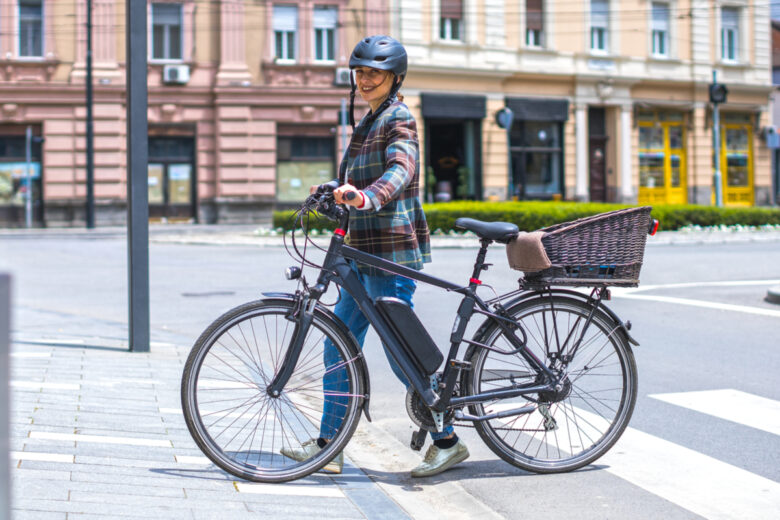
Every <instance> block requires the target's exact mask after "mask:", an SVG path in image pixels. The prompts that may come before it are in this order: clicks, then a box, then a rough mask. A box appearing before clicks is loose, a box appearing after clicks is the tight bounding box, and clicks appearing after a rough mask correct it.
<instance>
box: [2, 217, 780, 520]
mask: <svg viewBox="0 0 780 520" xmlns="http://www.w3.org/2000/svg"><path fill="white" fill-rule="evenodd" d="M201 229H202V228H201ZM209 231H212V232H209V233H207V232H203V233H200V234H198V233H192V232H188V233H186V235H189V236H184V234H183V233H180V232H176V233H165V232H161V231H159V230H157V229H155V230H153V233H152V238H153V240H154V243H153V244H152V247H151V252H150V261H151V286H152V293H151V299H152V301H151V305H152V328H153V330H152V337H153V340H154V343H153V345H152V352H151V353H150V354H133V353H128V352H126V336H127V325H126V322H127V301H126V299H127V280H126V256H127V255H126V249H125V240H124V238H123V237H121V236H119V234H118V233H117V232H106V231H105V230H104V231H103V232H99V233H94V234H90V233H84V232H75V231H71V230H67V231H61V232H57V231H54V230H49V231H46V232H42V233H38V234H36V233H26V232H12V233H6V234H4V235H2V236H0V272H2V271H6V272H11V273H12V275H13V276H14V302H15V307H14V313H13V322H12V328H13V337H12V340H13V342H12V365H11V369H12V376H11V379H12V417H11V434H12V440H11V450H12V453H11V460H12V465H13V470H12V471H13V473H12V479H13V480H12V483H13V498H14V502H13V507H14V509H15V510H14V518H17V519H24V518H36V519H38V518H43V519H46V518H68V519H72V518H115V517H122V516H128V517H133V516H136V517H146V518H244V517H246V518H258V517H259V515H260V514H262V515H263V517H273V518H299V517H304V516H305V517H308V518H310V517H311V516H312V515H317V514H318V513H321V512H322V511H323V510H325V508H327V511H328V516H331V517H335V518H404V517H414V518H423V517H425V518H430V517H432V516H434V515H437V516H442V515H444V516H445V517H447V518H452V517H456V518H469V517H480V518H482V517H486V518H490V517H495V518H500V517H504V518H519V517H521V516H541V515H546V516H553V517H572V516H575V515H576V516H577V517H578V518H594V519H595V518H628V517H630V518H698V517H706V518H773V517H774V516H775V515H776V512H777V511H778V510H779V509H780V385H778V384H777V376H776V374H777V373H778V371H780V353H778V351H777V344H778V341H777V337H776V335H777V331H778V330H780V328H778V324H780V306H778V305H774V304H771V303H768V302H766V301H764V296H765V295H766V292H767V289H768V288H769V287H771V286H774V285H778V284H780V267H778V266H780V240H778V237H777V236H776V235H775V236H771V234H769V235H766V236H763V235H762V236H761V237H753V238H754V239H752V240H749V241H748V240H742V239H741V238H737V237H734V236H728V237H724V236H721V237H720V238H718V237H713V236H709V237H704V236H703V235H700V236H698V238H696V237H694V238H691V237H687V238H686V237H681V235H680V234H665V235H661V236H659V238H658V242H657V243H651V245H650V246H649V247H648V250H647V255H646V262H645V267H644V270H643V273H642V286H640V288H639V289H637V290H623V291H619V290H615V291H614V293H613V300H612V301H611V302H610V307H612V308H613V309H614V310H615V311H616V312H617V313H618V314H619V315H620V316H621V317H622V318H624V319H629V320H631V321H632V323H633V325H634V326H633V329H632V334H634V336H635V337H636V338H637V339H638V340H639V342H640V343H641V346H640V347H637V348H636V349H635V353H636V356H637V363H638V367H639V377H640V379H639V381H640V397H639V400H638V402H637V408H636V411H635V413H634V417H633V419H632V422H631V426H630V428H629V430H628V431H627V432H626V434H625V435H624V437H623V438H622V439H621V441H620V442H619V443H618V444H617V446H616V447H615V448H613V450H612V451H611V452H610V453H608V454H607V455H606V456H605V457H603V458H602V459H601V460H599V461H598V462H597V464H596V465H594V466H592V467H589V468H585V469H583V470H581V471H577V472H574V473H570V474H565V475H549V476H539V475H533V474H529V473H526V472H523V471H521V470H518V469H516V468H514V467H512V466H510V465H508V464H507V463H505V462H503V461H501V460H500V459H498V457H497V456H496V455H494V454H493V453H492V452H490V451H489V450H488V449H487V448H486V447H484V446H483V445H482V443H481V441H480V440H479V438H478V436H477V435H476V434H475V433H474V432H473V431H471V430H469V429H463V430H462V431H461V432H460V433H461V435H462V436H463V438H464V439H465V440H466V442H467V443H468V446H469V448H470V450H471V453H472V456H471V458H470V459H469V460H468V461H466V462H465V463H463V464H462V465H460V466H459V467H458V469H454V470H452V471H450V472H447V473H445V474H443V475H440V476H438V477H433V478H430V479H423V480H421V481H413V480H412V479H410V478H409V476H408V471H409V469H410V468H411V467H412V466H413V465H414V464H415V463H416V461H417V460H419V459H418V457H419V455H417V454H416V453H413V452H411V451H410V450H409V449H408V447H407V444H408V441H409V435H410V433H411V431H412V429H411V426H410V424H411V423H410V421H409V419H408V417H407V416H406V412H405V410H404V407H403V389H402V388H401V386H400V383H398V382H397V381H396V380H395V379H394V376H393V375H392V373H391V372H390V370H389V367H388V366H387V362H386V361H385V359H384V356H383V355H382V354H381V352H380V351H379V349H380V346H379V344H378V341H377V339H376V336H375V335H373V333H371V334H370V335H369V337H368V340H367V345H366V352H367V356H368V359H369V367H370V370H371V381H372V400H371V412H372V416H373V418H374V422H373V423H371V424H369V423H368V422H367V421H365V420H363V421H361V425H360V428H359V430H358V434H357V435H356V436H355V438H354V439H353V442H352V443H351V444H350V446H349V448H348V450H347V461H348V462H347V466H346V471H345V473H344V474H343V475H341V476H339V477H327V476H324V475H316V476H314V477H311V478H308V479H305V480H303V481H299V482H296V483H290V484H284V485H276V486H268V485H257V484H249V483H246V482H241V481H236V480H235V479H234V478H232V477H230V476H229V475H227V474H225V473H223V472H222V471H220V470H217V469H215V468H214V467H213V466H211V465H210V464H208V463H207V461H204V459H203V457H202V454H201V453H200V452H199V450H198V449H197V448H196V446H195V445H194V443H193V441H192V440H191V439H190V437H189V434H188V432H187V430H186V427H185V425H184V422H183V419H182V417H181V412H180V404H179V394H178V390H179V389H178V383H179V378H180V374H181V367H182V364H183V361H184V358H185V357H186V355H187V352H188V350H189V347H190V346H191V344H192V342H193V341H194V340H195V338H196V337H197V335H198V334H199V333H200V331H201V330H202V329H204V328H205V327H206V326H207V325H208V323H209V322H210V321H211V320H213V319H214V318H215V317H216V316H218V315H219V314H220V313H222V312H224V311H225V310H227V309H228V308H230V307H233V306H235V305H237V304H240V303H243V302H245V301H248V300H250V299H254V298H257V297H259V295H260V292H261V291H268V290H291V289H292V285H291V283H290V282H287V281H285V280H284V278H283V275H282V270H283V267H284V266H286V265H289V264H291V263H293V262H292V261H290V260H289V259H288V258H287V257H286V255H285V253H284V250H283V249H281V248H279V247H278V246H273V245H267V246H266V247H258V246H257V244H258V243H259V242H263V243H273V242H276V243H278V240H274V239H268V240H260V239H257V238H254V237H252V236H251V234H250V233H249V232H248V230H243V232H241V233H236V232H235V229H233V230H232V231H227V230H222V231H223V232H221V233H220V232H214V231H215V230H209ZM42 235H44V236H42ZM746 236H748V235H747V234H745V235H743V236H742V238H744V237H746ZM676 237H677V238H676ZM650 240H651V242H652V240H653V239H650ZM455 242H458V244H457V245H462V244H460V241H450V242H445V241H442V240H439V241H437V245H438V246H442V245H446V244H455ZM465 242H466V243H467V240H466V241H465ZM475 252H476V250H475V249H474V248H473V247H459V248H446V249H445V248H441V247H437V248H435V250H434V263H433V264H432V265H430V266H429V267H428V268H426V269H427V270H428V271H429V272H430V273H431V274H434V275H438V276H441V277H444V278H448V279H452V280H457V279H458V277H464V278H467V277H468V276H469V273H470V265H471V263H472V262H473V258H474V255H475ZM503 254H504V253H503V248H501V247H496V248H495V250H494V251H493V253H492V254H491V255H490V258H489V261H492V262H493V263H494V264H495V265H494V267H493V268H491V270H490V271H489V272H488V273H486V275H485V276H484V277H483V279H484V281H485V283H486V284H490V285H493V286H495V287H496V288H497V289H502V288H505V289H508V288H510V287H511V286H512V285H513V283H514V280H515V279H516V278H517V273H516V272H514V271H511V270H509V269H508V268H507V267H505V264H506V261H505V259H504V258H503ZM485 290H489V289H485ZM458 301H459V300H458V298H456V297H454V296H453V295H448V294H442V293H441V291H439V290H436V289H432V288H428V287H420V289H419V290H418V293H417V297H416V300H415V303H416V309H417V312H418V313H419V314H420V316H421V317H422V319H423V321H424V322H425V323H426V324H430V325H431V334H432V336H433V337H434V339H435V340H437V342H439V344H444V343H445V341H446V338H447V337H448V335H449V332H450V329H451V324H452V315H453V313H454V309H455V308H456V307H457V304H458ZM445 511H446V513H444V512H445Z"/></svg>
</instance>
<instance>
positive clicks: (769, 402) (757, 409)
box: [650, 389, 780, 435]
mask: <svg viewBox="0 0 780 520" xmlns="http://www.w3.org/2000/svg"><path fill="white" fill-rule="evenodd" d="M650 397H652V398H653V399H658V400H660V401H664V402H667V403H670V404H673V405H677V406H681V407H683V408H689V409H691V410H695V411H697V412H700V413H705V414H707V415H712V416H714V417H717V418H719V419H725V420H727V421H732V422H735V423H738V424H743V425H745V426H749V427H751V428H756V429H758V430H763V431H765V432H769V433H773V434H775V435H780V401H775V400H774V399H767V398H766V397H760V396H757V395H753V394H748V393H746V392H740V391H739V390H733V389H722V390H705V391H701V392H678V393H668V394H651V395H650Z"/></svg>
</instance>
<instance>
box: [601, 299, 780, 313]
mask: <svg viewBox="0 0 780 520" xmlns="http://www.w3.org/2000/svg"><path fill="white" fill-rule="evenodd" d="M613 296H615V297H617V298H627V299H631V300H647V301H656V302H663V303H674V304H678V305H692V306H694V307H705V308H707V309H717V310H721V311H732V312H746V313H749V314H758V315H760V316H771V317H773V318H780V311H776V310H774V309H762V308H761V307H748V306H746V305H732V304H730V303H716V302H708V301H704V300H691V299H689V298H674V297H672V296H655V295H653V296H651V295H647V294H632V293H623V294H620V293H614V294H613Z"/></svg>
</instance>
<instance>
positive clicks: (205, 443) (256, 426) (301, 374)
mask: <svg viewBox="0 0 780 520" xmlns="http://www.w3.org/2000/svg"><path fill="white" fill-rule="evenodd" d="M294 306H295V303H294V302H293V300H292V299H266V300H258V301H254V302H250V303H247V304H244V305H241V306H239V307H236V308H234V309H232V310H230V311H228V312H226V313H225V314H223V315H222V316H220V317H219V318H217V319H216V320H215V321H214V322H213V323H212V324H211V325H210V326H209V327H208V328H207V329H206V330H205V331H204V332H203V333H202V334H201V336H200V337H199V338H198V340H197V341H196V343H195V345H194V346H193V348H192V351H191V352H190V354H189V356H188V358H187V361H186V363H185V365H184V372H183V376H182V384H181V400H182V409H183V412H184V418H185V422H186V423H187V428H188V429H189V431H190V434H191V435H192V437H193V439H194V440H195V442H196V444H197V445H198V447H199V448H200V449H201V451H202V452H203V453H204V454H205V455H206V456H207V457H208V458H209V459H211V461H212V462H214V463H215V464H216V465H217V466H219V467H220V468H222V469H224V470H225V471H227V472H228V473H230V474H232V475H235V476H237V477H240V478H243V479H246V480H250V481H254V482H287V481H290V480H295V479H299V478H302V477H305V476H307V475H310V474H312V473H314V472H315V471H317V470H319V469H321V468H323V467H324V466H325V465H326V464H328V463H329V462H330V461H331V460H332V459H333V458H334V457H336V456H337V455H338V454H339V453H340V452H341V451H342V449H343V448H344V447H345V446H346V444H347V442H348V441H349V439H350V438H351V436H352V434H353V433H354V431H355V428H356V427H357V424H358V421H359V420H360V411H361V409H362V405H363V397H365V396H364V389H363V386H364V383H363V382H364V374H363V372H362V371H363V370H365V366H364V364H363V359H362V357H360V355H359V352H360V351H359V348H358V346H357V343H356V342H355V339H354V337H353V336H352V335H351V334H350V333H349V331H348V330H347V329H346V327H345V326H344V325H343V324H342V323H341V322H340V321H338V319H337V318H336V317H335V316H333V315H332V314H331V313H330V312H329V311H326V310H323V309H322V308H320V307H317V308H315V310H314V312H313V314H314V318H313V321H312V324H311V327H310V328H309V331H308V334H307V336H306V339H305V341H304V345H303V349H302V352H301V356H300V358H299V360H298V362H297V363H296V367H295V370H294V372H293V374H292V376H291V377H290V380H289V381H288V383H287V384H286V385H285V388H284V390H283V391H282V393H281V395H280V396H279V397H278V398H272V397H271V396H269V395H268V393H266V387H267V384H268V383H269V382H270V380H271V379H272V378H273V375H274V374H275V373H277V372H278V371H279V369H280V365H281V363H282V360H283V359H284V354H285V352H286V348H287V346H288V344H289V343H290V338H291V337H292V332H293V330H294V328H295V325H296V324H295V322H294V321H291V320H288V319H287V316H289V315H290V314H291V311H292V310H293V309H294ZM325 339H330V340H331V341H332V343H333V346H334V347H335V350H332V351H330V352H331V353H332V352H336V353H337V357H336V358H332V360H331V362H330V363H329V365H328V366H326V365H325V359H324V358H323V355H324V348H325V347H324V346H323V345H324V340H325ZM318 360H319V362H318ZM333 360H335V361H333ZM326 372H327V373H329V374H330V375H331V377H333V376H337V377H338V378H339V379H340V382H341V384H346V386H345V387H344V388H345V389H346V392H344V391H343V389H341V388H340V389H339V391H338V392H337V394H338V395H336V394H334V393H330V394H329V395H330V396H331V398H333V396H336V397H335V398H336V399H340V400H341V402H342V403H343V406H342V403H339V404H337V405H334V408H333V409H335V410H343V414H342V415H343V416H342V418H341V424H340V427H338V428H337V431H336V433H335V435H334V436H333V437H332V438H331V441H330V442H329V443H328V444H326V446H325V447H324V448H323V449H322V450H320V451H319V452H317V453H316V454H311V455H310V456H309V457H308V458H306V459H305V460H301V461H298V460H294V459H292V458H289V457H286V456H285V455H283V454H282V453H281V450H282V449H283V448H285V449H291V448H292V449H300V448H301V445H303V443H304V442H306V440H307V438H317V437H318V436H319V431H320V423H321V421H322V420H323V416H322V413H323V408H324V403H325V396H324V395H323V392H324V388H323V381H322V377H323V375H324V374H325V373H326ZM342 377H343V378H344V379H343V380H341V378H342ZM345 382H346V383H345ZM224 407H227V408H224ZM212 408H213V410H212Z"/></svg>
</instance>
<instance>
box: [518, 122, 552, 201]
mask: <svg viewBox="0 0 780 520" xmlns="http://www.w3.org/2000/svg"><path fill="white" fill-rule="evenodd" d="M561 126H562V125H561V123H560V122H558V121H515V122H514V124H513V125H512V131H511V133H510V144H511V147H510V150H511V153H512V179H511V187H510V189H511V190H512V191H511V193H510V197H512V198H513V199H518V200H523V199H551V198H554V197H556V196H560V195H561V194H562V193H563V142H562V127H561Z"/></svg>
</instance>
